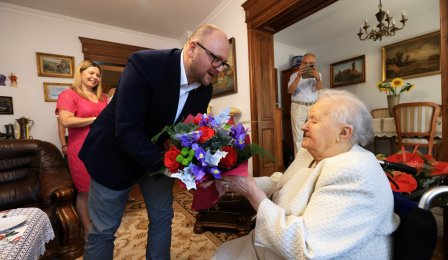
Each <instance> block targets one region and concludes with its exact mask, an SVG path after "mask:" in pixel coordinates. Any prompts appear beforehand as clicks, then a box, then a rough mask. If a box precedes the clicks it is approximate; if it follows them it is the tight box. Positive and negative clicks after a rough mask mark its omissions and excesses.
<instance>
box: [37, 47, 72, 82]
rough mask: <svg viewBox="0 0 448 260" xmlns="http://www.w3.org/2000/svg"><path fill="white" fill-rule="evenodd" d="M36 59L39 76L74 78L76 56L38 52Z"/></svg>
mask: <svg viewBox="0 0 448 260" xmlns="http://www.w3.org/2000/svg"><path fill="white" fill-rule="evenodd" d="M36 59H37V75H38V76H41V77H56V78H73V71H74V67H75V57H71V56H63V55H57V54H49V53H41V52H36Z"/></svg>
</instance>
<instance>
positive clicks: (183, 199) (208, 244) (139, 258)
mask: <svg viewBox="0 0 448 260" xmlns="http://www.w3.org/2000/svg"><path fill="white" fill-rule="evenodd" d="M192 201H193V194H191V193H190V192H188V191H183V192H178V193H174V205H173V208H174V218H173V224H172V227H173V231H172V238H171V259H179V260H181V259H188V260H193V259H195V260H196V259H210V258H211V257H212V255H213V253H214V252H215V250H216V248H217V247H218V246H219V245H221V244H222V243H224V242H226V241H229V240H232V239H234V238H237V237H238V236H237V235H236V234H234V233H225V232H219V231H216V232H209V231H207V232H204V233H203V234H195V233H193V227H194V223H195V221H196V215H197V212H196V211H195V210H192V209H191V203H192ZM148 224H149V220H148V215H147V212H146V206H145V203H144V202H143V201H140V202H133V203H128V204H127V205H126V209H125V211H124V213H123V219H122V221H121V225H120V227H119V228H118V230H117V232H116V233H115V236H116V237H117V239H116V240H115V251H114V259H120V260H130V259H132V260H134V259H135V260H144V259H146V258H145V252H146V237H147V230H148ZM80 259H82V257H81V258H78V260H80Z"/></svg>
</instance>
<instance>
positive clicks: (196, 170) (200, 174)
mask: <svg viewBox="0 0 448 260" xmlns="http://www.w3.org/2000/svg"><path fill="white" fill-rule="evenodd" d="M190 169H191V172H193V174H194V177H195V178H196V180H197V181H202V178H204V176H205V174H206V172H205V169H204V168H202V167H199V166H196V165H193V166H191V167H190Z"/></svg>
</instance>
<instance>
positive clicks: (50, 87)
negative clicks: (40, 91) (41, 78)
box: [44, 82, 73, 102]
mask: <svg viewBox="0 0 448 260" xmlns="http://www.w3.org/2000/svg"><path fill="white" fill-rule="evenodd" d="M72 87H73V85H72V84H69V83H52V82H44V95H45V102H57V101H58V97H59V94H61V92H62V91H64V90H66V89H70V88H72Z"/></svg>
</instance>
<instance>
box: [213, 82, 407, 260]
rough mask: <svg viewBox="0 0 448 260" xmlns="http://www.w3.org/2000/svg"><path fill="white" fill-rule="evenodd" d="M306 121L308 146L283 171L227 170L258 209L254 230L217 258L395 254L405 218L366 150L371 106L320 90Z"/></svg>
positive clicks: (229, 180) (232, 184) (230, 183)
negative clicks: (255, 174)
mask: <svg viewBox="0 0 448 260" xmlns="http://www.w3.org/2000/svg"><path fill="white" fill-rule="evenodd" d="M318 94H319V99H318V101H317V102H316V104H314V105H313V106H312V107H311V109H310V112H309V119H308V122H307V123H306V124H305V125H304V126H302V130H303V131H304V138H303V142H302V147H303V149H301V150H300V151H299V152H298V154H297V157H296V159H295V160H294V162H293V163H292V164H291V166H290V167H289V168H288V170H287V171H286V172H285V174H283V175H282V174H281V173H278V172H277V173H274V174H273V175H272V176H271V177H260V178H255V179H254V178H252V177H250V176H248V177H241V176H224V177H223V179H224V180H225V181H220V183H221V185H223V186H224V187H226V188H228V189H230V190H233V191H235V192H237V193H239V194H242V195H244V196H245V197H247V199H248V200H249V202H250V203H251V205H252V206H253V208H254V209H255V210H256V211H257V212H258V213H257V224H256V227H255V229H254V230H252V232H251V233H249V235H247V236H245V237H241V238H238V239H235V240H232V241H229V242H227V243H224V244H223V245H221V246H220V247H219V248H218V249H217V250H216V252H215V254H214V256H213V258H212V259H231V260H234V259H270V260H272V259H392V257H393V248H392V247H393V236H392V233H393V232H394V231H395V230H396V229H397V227H398V224H399V218H398V216H397V215H395V213H394V211H393V206H394V202H393V196H392V191H391V188H390V185H389V182H388V180H387V177H386V175H385V174H384V172H383V171H382V169H381V167H380V165H379V164H378V161H377V160H376V158H375V156H374V155H373V154H372V153H371V152H369V151H366V150H364V149H363V148H362V147H361V146H364V145H366V144H367V143H369V141H371V140H372V138H373V126H372V117H371V116H370V113H369V112H368V110H367V108H366V106H365V105H364V104H363V103H362V102H361V101H360V100H358V99H357V98H356V97H355V96H354V95H352V94H350V93H348V92H346V91H336V90H329V89H326V90H321V91H319V92H318Z"/></svg>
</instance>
